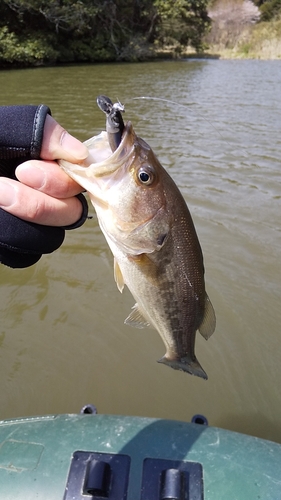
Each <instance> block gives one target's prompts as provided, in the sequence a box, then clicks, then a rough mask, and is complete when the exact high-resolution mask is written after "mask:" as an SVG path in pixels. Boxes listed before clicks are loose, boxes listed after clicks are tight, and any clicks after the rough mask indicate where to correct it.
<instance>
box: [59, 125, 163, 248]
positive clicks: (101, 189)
mask: <svg viewBox="0 0 281 500" xmlns="http://www.w3.org/2000/svg"><path fill="white" fill-rule="evenodd" d="M97 137H99V139H98V140H97V138H93V140H91V139H90V140H89V141H86V143H85V144H86V146H87V147H88V149H89V157H88V158H87V160H86V161H85V162H84V163H82V164H81V165H73V164H71V163H68V162H65V161H60V165H61V166H62V168H63V169H64V170H65V171H66V172H67V173H68V174H69V175H70V176H71V177H72V178H74V179H75V180H76V181H77V182H78V183H79V184H80V185H81V186H82V187H84V188H85V189H86V190H87V191H88V193H89V196H90V199H91V201H92V203H93V205H94V207H95V209H96V212H97V216H98V219H99V224H100V227H101V229H102V231H103V232H104V234H105V236H106V238H107V239H108V240H111V241H113V242H114V243H115V244H117V245H118V246H119V247H120V248H122V249H123V250H124V251H126V253H130V254H134V255H138V254H141V253H151V252H154V251H157V250H160V249H161V248H162V246H163V244H164V243H165V241H166V238H167V235H168V233H169V228H170V225H171V220H170V214H169V211H168V210H167V206H166V196H165V186H164V185H163V176H164V178H165V174H166V171H165V170H164V168H163V167H162V166H161V164H160V162H159V161H158V159H157V158H156V156H155V155H154V153H153V151H152V149H151V148H150V146H149V145H148V144H147V143H146V142H145V141H143V140H142V139H141V138H139V137H137V136H136V134H135V132H134V130H133V127H132V124H131V123H130V122H128V123H127V124H126V126H125V130H124V133H123V138H122V141H121V143H120V145H119V147H118V148H117V149H116V151H114V153H112V152H111V151H110V148H109V147H108V144H107V139H106V135H103V134H102V135H101V134H100V136H97ZM100 158H102V160H101V161H97V160H100Z"/></svg>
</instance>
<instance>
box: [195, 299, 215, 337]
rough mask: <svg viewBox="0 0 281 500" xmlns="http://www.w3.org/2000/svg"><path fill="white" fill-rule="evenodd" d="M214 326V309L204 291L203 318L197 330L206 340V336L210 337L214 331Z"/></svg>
mask: <svg viewBox="0 0 281 500" xmlns="http://www.w3.org/2000/svg"><path fill="white" fill-rule="evenodd" d="M215 328H216V315H215V311H214V308H213V306H212V303H211V301H210V299H209V297H208V295H207V293H206V295H205V312H204V318H203V321H202V323H201V325H200V326H199V332H200V333H201V335H202V336H203V337H204V339H206V340H208V338H210V337H211V335H212V333H214V331H215Z"/></svg>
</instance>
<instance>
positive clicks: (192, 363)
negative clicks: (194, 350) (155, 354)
mask: <svg viewBox="0 0 281 500" xmlns="http://www.w3.org/2000/svg"><path fill="white" fill-rule="evenodd" d="M158 363H163V364H164V365H167V366H170V367H171V368H174V370H182V371H184V372H186V373H190V374H191V375H196V376H197V377H201V378H203V379H205V380H207V379H208V375H207V373H206V372H205V371H204V370H203V368H202V366H200V364H199V363H198V361H197V359H196V358H195V359H194V360H191V359H190V358H188V357H184V358H176V359H169V358H166V356H163V358H161V359H159V360H158Z"/></svg>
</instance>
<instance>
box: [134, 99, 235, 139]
mask: <svg viewBox="0 0 281 500" xmlns="http://www.w3.org/2000/svg"><path fill="white" fill-rule="evenodd" d="M136 100H139V101H140V100H147V101H149V100H151V101H162V102H166V103H167V104H169V105H173V106H178V107H180V108H185V109H186V108H189V107H190V106H196V105H198V103H196V102H193V103H189V104H181V103H180V102H176V101H172V100H171V99H164V98H163V97H152V96H137V97H131V98H130V99H128V102H130V101H136ZM198 115H199V116H200V118H202V119H203V120H204V121H205V122H206V123H208V124H209V125H211V127H212V128H213V129H214V130H215V132H216V133H217V134H218V135H219V136H220V137H221V138H222V139H223V140H224V141H225V138H224V137H223V135H222V134H221V132H220V131H219V130H218V129H216V127H215V126H214V124H213V123H212V122H211V121H210V120H208V119H207V118H206V117H205V116H203V115H202V114H201V113H198ZM225 142H226V144H228V145H229V146H231V145H230V144H229V143H228V142H227V141H225Z"/></svg>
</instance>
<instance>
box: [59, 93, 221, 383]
mask: <svg viewBox="0 0 281 500" xmlns="http://www.w3.org/2000/svg"><path fill="white" fill-rule="evenodd" d="M101 97H103V96H101ZM98 99H99V98H98ZM104 99H108V98H104ZM111 104H112V103H111V101H110V100H109V99H108V101H104V100H102V101H101V102H99V105H100V107H101V109H103V111H104V112H105V113H106V114H107V132H102V133H101V134H99V135H98V136H95V137H93V138H92V139H89V140H88V141H86V142H85V145H86V146H87V147H88V149H89V156H88V158H87V159H86V160H85V161H84V162H83V163H82V164H81V165H74V164H71V163H68V162H66V161H60V162H59V163H60V166H61V167H62V168H63V169H64V170H65V172H66V173H67V174H68V175H69V176H70V177H72V178H73V179H74V180H75V181H76V182H78V183H79V184H80V185H81V186H82V187H83V188H84V189H86V190H87V191H88V193H89V197H90V199H91V202H92V204H93V205H94V207H95V210H96V213H97V217H98V221H99V225H100V228H101V230H102V232H103V234H104V236H105V238H106V240H107V242H108V245H109V247H110V249H111V251H112V253H113V255H114V277H115V281H116V283H117V287H118V289H119V290H120V292H122V290H123V288H124V285H127V287H128V288H129V290H130V291H131V293H132V295H133V297H134V298H135V300H136V304H135V306H134V307H133V308H132V312H131V314H130V315H129V316H128V318H127V319H126V320H125V323H126V324H128V325H131V326H134V327H137V328H144V327H146V326H149V325H151V326H152V327H154V328H155V329H156V330H157V331H158V333H159V334H160V336H161V337H162V340H163V342H164V344H165V347H166V353H165V355H164V356H163V357H162V358H161V359H160V360H159V362H160V363H164V364H166V365H169V366H171V367H172V368H175V369H178V370H183V371H185V372H188V373H190V374H193V375H197V376H199V377H202V378H204V379H207V375H206V373H205V371H204V370H203V368H202V367H201V366H200V364H199V362H198V360H197V358H196V356H195V335H196V331H197V330H199V332H200V333H201V334H202V335H203V337H205V339H208V338H209V337H210V335H211V334H212V333H213V331H214V329H215V325H216V319H215V313H214V309H213V307H212V304H211V302H210V300H209V298H208V295H207V293H206V291H205V282H204V265H203V255H202V251H201V247H200V243H199V240H198V237H197V234H196V231H195V227H194V224H193V221H192V218H191V215H190V212H189V210H188V207H187V205H186V203H185V200H184V198H183V196H182V195H181V193H180V191H179V189H178V187H177V186H176V184H175V182H174V181H173V180H172V178H171V177H170V175H169V174H168V173H167V171H166V170H165V169H164V168H163V167H162V165H161V164H160V162H159V160H158V159H157V157H156V156H155V154H154V153H153V151H152V149H151V148H150V146H149V145H148V144H147V143H146V142H145V141H144V140H143V139H141V138H140V137H138V136H137V135H136V134H135V132H134V130H133V127H132V124H131V123H130V122H128V123H127V124H126V125H124V124H123V121H122V117H121V112H122V111H124V109H122V107H120V106H121V105H120V106H119V107H118V105H113V106H115V108H114V107H112V106H111ZM119 104H120V103H119ZM112 118H113V120H112ZM112 123H113V125H112ZM110 134H112V135H110ZM118 134H119V135H118ZM120 141H121V142H120Z"/></svg>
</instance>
